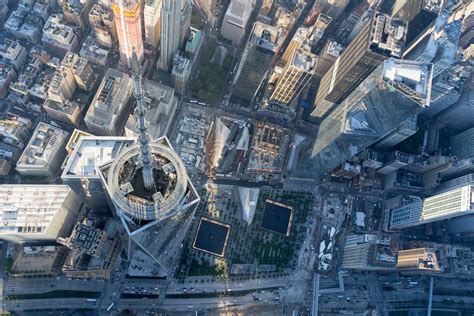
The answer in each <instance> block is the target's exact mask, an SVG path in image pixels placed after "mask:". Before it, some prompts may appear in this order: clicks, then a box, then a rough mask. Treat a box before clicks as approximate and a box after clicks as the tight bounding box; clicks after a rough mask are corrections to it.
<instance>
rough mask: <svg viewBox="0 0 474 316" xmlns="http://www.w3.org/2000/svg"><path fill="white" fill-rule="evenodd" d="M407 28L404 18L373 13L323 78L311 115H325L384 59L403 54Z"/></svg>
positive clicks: (321, 116) (319, 116) (322, 116)
mask: <svg viewBox="0 0 474 316" xmlns="http://www.w3.org/2000/svg"><path fill="white" fill-rule="evenodd" d="M405 32H406V25H405V24H404V23H403V22H401V21H399V20H394V19H390V18H389V17H388V16H386V15H384V14H380V13H374V14H373V15H372V16H371V18H370V19H369V20H368V21H367V22H366V23H365V25H364V27H363V28H362V30H361V31H360V32H359V33H358V35H357V36H356V37H355V38H354V39H353V40H352V41H351V43H350V44H349V46H348V47H347V48H346V49H345V50H344V52H343V53H342V54H341V56H339V58H338V59H336V61H335V63H334V64H333V65H332V67H331V68H330V69H329V70H328V71H327V72H326V74H325V75H324V76H323V78H322V79H321V83H320V85H319V89H318V93H317V95H316V100H315V103H314V104H315V107H316V108H315V110H314V111H313V113H312V114H311V115H312V116H313V117H318V118H324V117H325V116H326V115H327V114H329V112H330V111H332V110H333V109H334V108H335V106H336V105H337V104H338V103H340V102H341V101H342V100H344V98H346V97H347V96H348V95H349V94H350V93H351V92H352V91H353V90H354V89H355V88H356V87H357V86H358V85H359V84H360V83H361V82H362V81H363V80H364V79H365V78H366V77H367V76H368V75H369V74H370V73H371V72H372V71H374V69H375V68H377V66H378V65H380V64H381V63H382V62H383V61H384V60H386V59H388V58H390V57H397V58H398V57H401V56H402V52H403V48H404V43H405V34H406V33H405Z"/></svg>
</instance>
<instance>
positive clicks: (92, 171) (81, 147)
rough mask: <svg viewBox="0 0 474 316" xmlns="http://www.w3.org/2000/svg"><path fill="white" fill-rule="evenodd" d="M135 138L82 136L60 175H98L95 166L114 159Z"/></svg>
mask: <svg viewBox="0 0 474 316" xmlns="http://www.w3.org/2000/svg"><path fill="white" fill-rule="evenodd" d="M134 141H135V138H131V137H119V136H115V137H109V136H82V137H81V138H80V139H79V141H78V143H77V145H76V146H75V148H74V151H73V153H72V154H71V156H70V157H69V159H68V162H67V164H66V166H65V167H64V171H63V175H62V177H81V178H82V177H99V175H98V173H97V171H98V170H97V167H98V166H100V165H102V164H104V163H106V162H109V161H111V160H112V159H114V158H115V157H116V156H117V154H118V153H119V152H120V150H121V149H123V148H124V147H126V146H128V145H130V144H132V143H133V142H134Z"/></svg>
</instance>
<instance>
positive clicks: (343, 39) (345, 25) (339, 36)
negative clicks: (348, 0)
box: [336, 0, 369, 45]
mask: <svg viewBox="0 0 474 316" xmlns="http://www.w3.org/2000/svg"><path fill="white" fill-rule="evenodd" d="M368 10H369V3H368V2H367V1H365V0H364V1H362V2H361V3H360V4H359V5H358V6H357V7H356V8H355V9H354V10H352V12H351V13H350V14H349V15H348V16H347V17H346V18H345V19H344V20H343V21H342V22H341V25H340V26H339V28H338V29H337V31H336V40H337V41H338V42H339V43H341V44H343V45H345V44H346V43H348V42H349V41H350V40H349V34H351V33H352V31H353V30H354V28H355V26H356V24H359V22H360V21H361V19H362V17H363V16H365V14H366V13H367V11H368Z"/></svg>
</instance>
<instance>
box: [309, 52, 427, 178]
mask: <svg viewBox="0 0 474 316" xmlns="http://www.w3.org/2000/svg"><path fill="white" fill-rule="evenodd" d="M431 71H432V67H431V65H430V64H424V63H420V62H413V61H405V60H397V59H389V60H387V61H385V62H384V63H383V64H381V65H380V66H379V67H378V68H377V69H376V70H375V71H373V72H372V74H371V75H370V76H369V77H367V78H366V79H365V80H364V81H363V82H362V83H361V84H360V85H359V86H358V87H357V89H355V90H354V91H353V92H352V93H351V94H350V95H349V96H348V97H347V98H345V99H344V100H343V101H342V102H341V103H340V104H339V105H338V106H337V107H336V109H335V110H334V111H333V112H332V113H331V114H330V115H329V116H328V117H326V118H325V119H324V120H323V122H322V123H321V127H320V129H319V134H318V136H317V138H316V142H315V144H314V147H313V151H312V154H311V159H310V161H309V162H310V165H311V168H312V170H314V171H315V173H317V174H319V176H321V175H323V174H324V173H326V172H328V171H330V170H331V169H333V168H335V167H336V166H337V165H339V164H341V163H343V162H344V161H346V160H348V159H350V158H351V157H352V156H354V155H356V154H357V153H360V152H362V151H363V150H364V149H366V148H367V147H368V146H370V145H372V144H374V143H376V142H377V141H378V140H381V139H383V138H384V137H385V136H387V135H389V134H390V133H392V132H393V131H394V130H396V129H397V128H398V126H399V125H400V124H401V123H403V122H404V121H406V120H407V119H408V118H410V117H414V116H416V115H417V114H418V113H419V112H420V111H421V110H423V108H424V107H426V106H428V105H429V100H430V91H431V79H432V77H431Z"/></svg>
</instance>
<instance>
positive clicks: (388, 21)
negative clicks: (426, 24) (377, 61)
mask: <svg viewBox="0 0 474 316" xmlns="http://www.w3.org/2000/svg"><path fill="white" fill-rule="evenodd" d="M372 23H373V29H372V33H371V38H370V48H371V49H372V50H373V51H375V52H377V53H381V54H385V55H388V56H392V57H399V58H401V57H402V54H403V50H404V48H405V40H406V34H407V30H408V27H407V24H406V23H405V22H403V21H401V20H398V19H395V18H390V17H388V16H387V15H385V14H381V13H376V14H375V17H374V19H373V22H372Z"/></svg>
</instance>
